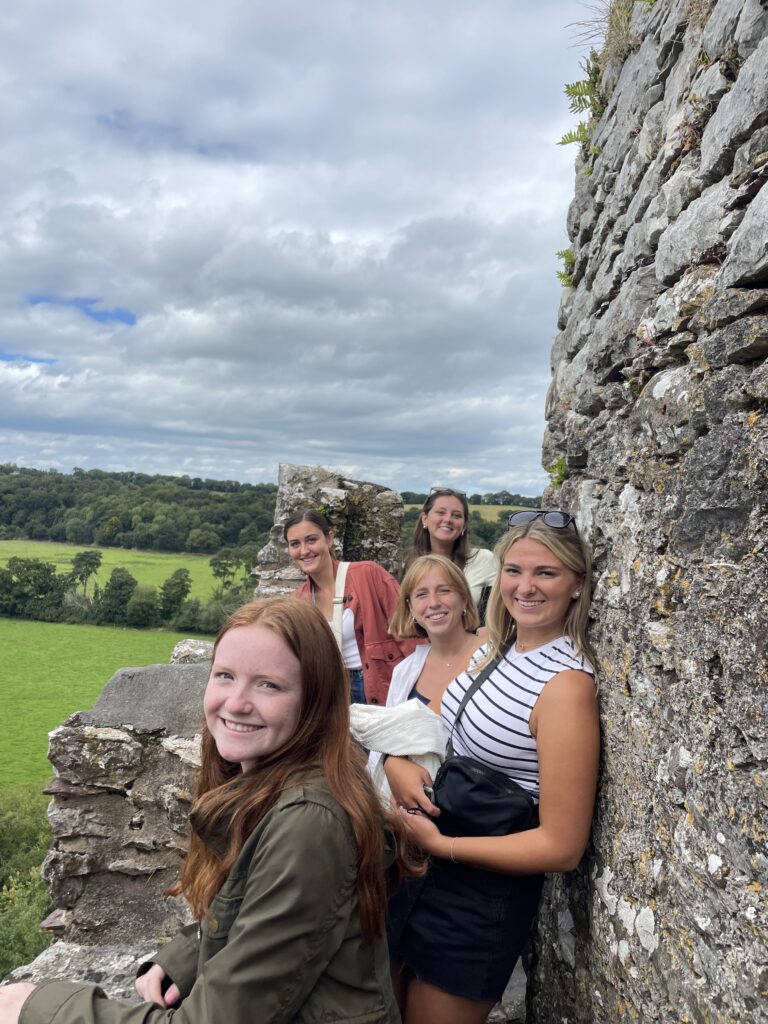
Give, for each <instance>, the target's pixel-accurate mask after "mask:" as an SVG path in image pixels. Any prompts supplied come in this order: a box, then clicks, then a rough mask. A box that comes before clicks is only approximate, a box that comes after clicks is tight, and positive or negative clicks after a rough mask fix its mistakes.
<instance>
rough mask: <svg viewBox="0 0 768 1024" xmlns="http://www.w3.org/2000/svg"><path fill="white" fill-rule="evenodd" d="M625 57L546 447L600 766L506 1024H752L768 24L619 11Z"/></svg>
mask: <svg viewBox="0 0 768 1024" xmlns="http://www.w3.org/2000/svg"><path fill="white" fill-rule="evenodd" d="M631 36H632V46H633V49H632V52H631V53H630V54H629V56H627V57H626V59H625V60H624V61H623V63H615V64H614V65H613V66H611V65H610V64H609V66H608V67H607V69H606V73H605V75H604V87H605V89H606V92H607V94H608V103H607V107H606V109H605V111H604V113H603V114H602V117H601V119H600V121H599V124H598V125H597V128H596V131H595V132H594V134H593V135H592V138H591V140H590V144H589V145H590V147H591V151H590V152H588V153H585V156H586V158H587V160H588V165H585V164H584V163H577V168H576V194H575V198H574V200H573V203H572V204H571V208H570V211H569V214H568V233H569V236H570V238H571V242H572V246H573V251H574V260H575V263H574V273H573V287H572V288H570V289H568V290H567V292H566V293H565V294H564V298H563V302H562V305H561V308H560V314H559V322H558V327H559V329H560V333H559V334H558V336H557V339H556V341H555V344H554V348H553V352H552V366H553V380H552V385H551V388H550V392H549V396H548V401H547V420H548V426H547V431H546V436H545V442H544V464H545V465H547V466H551V465H552V464H556V465H557V466H558V467H559V469H560V471H561V472H560V476H561V477H562V476H567V478H566V479H565V480H564V481H563V482H562V483H561V484H560V486H557V487H553V488H552V489H551V490H550V491H549V492H548V494H547V495H546V501H547V504H548V505H549V507H564V508H569V509H573V510H574V511H575V512H576V513H577V514H578V521H579V525H580V527H581V528H582V529H583V530H584V532H585V533H586V535H587V536H588V537H589V538H590V540H591V542H592V544H593V545H594V548H595V551H596V554H597V572H596V587H595V604H594V611H595V622H594V632H593V636H594V638H595V640H596V644H597V648H598V651H599V654H600V658H601V664H602V682H601V694H600V700H601V709H602V723H603V740H604V755H603V763H602V771H601V781H600V790H599V796H598V806H597V815H596V822H595V826H594V830H593V848H592V849H591V851H590V853H589V855H588V857H587V858H586V860H585V862H584V864H583V865H582V868H581V869H580V870H579V871H577V872H574V873H572V874H571V875H568V876H563V877H560V878H557V879H555V880H554V881H553V882H552V883H551V884H550V885H549V887H548V894H549V898H548V899H546V900H545V902H544V905H543V909H542V914H541V920H540V928H539V937H538V941H537V948H536V966H535V970H534V976H533V980H532V984H531V987H530V992H529V1021H530V1022H541V1024H545V1022H546V1024H551V1022H554V1021H557V1022H558V1024H593V1022H606V1024H607V1022H610V1024H618V1022H621V1021H641V1022H656V1021H658V1022H670V1024H671V1022H702V1024H704V1022H707V1024H710V1022H728V1024H731V1022H737V1021H738V1022H741V1024H743V1022H746V1021H750V1022H755V1021H766V1020H768V1008H767V1007H766V1003H767V1002H768V999H766V995H767V994H768V941H767V939H766V931H765V928H766V916H765V887H766V879H767V872H766V867H767V865H768V860H767V858H766V845H765V843H766V804H767V803H768V786H767V785H766V776H765V767H766V757H767V755H768V743H767V742H766V720H765V713H766V682H767V681H768V667H767V664H766V633H767V631H768V629H767V628H768V621H767V616H766V598H767V596H768V569H767V565H768V560H767V559H766V517H767V513H768V507H767V505H768V503H767V502H766V492H767V490H768V488H767V486H766V468H767V464H768V438H767V433H768V432H767V431H766V399H768V367H767V366H766V354H768V185H766V181H768V4H766V3H764V2H763V3H759V2H758V0H719V2H717V3H716V4H712V3H708V2H706V0H705V2H701V0H674V2H670V0H657V2H656V3H655V4H654V5H648V4H644V3H635V4H634V9H633V17H632V23H631ZM587 171H588V172H589V173H586V172H587Z"/></svg>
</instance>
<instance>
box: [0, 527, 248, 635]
mask: <svg viewBox="0 0 768 1024" xmlns="http://www.w3.org/2000/svg"><path fill="white" fill-rule="evenodd" d="M257 550H258V548H257V546H256V545H246V546H244V547H242V548H224V549H223V550H222V551H220V552H218V553H217V554H216V555H214V556H213V557H212V558H211V559H210V566H211V571H212V573H213V575H214V577H215V579H216V580H217V584H216V587H215V588H214V592H213V596H212V597H211V598H210V599H209V600H207V601H201V600H200V599H199V598H190V597H189V594H190V591H191V589H192V577H191V575H190V573H189V570H188V569H183V568H182V569H176V570H175V571H174V572H172V573H171V575H170V576H169V577H168V578H167V579H166V580H165V581H164V583H163V584H162V586H160V587H151V586H143V585H141V584H139V582H138V580H137V579H136V577H135V576H133V574H132V573H130V572H129V571H128V569H125V568H123V567H120V566H118V567H116V568H114V569H113V570H112V572H111V573H110V576H109V578H108V580H107V582H106V583H105V585H104V586H103V587H101V588H100V587H99V586H98V584H94V585H93V587H90V586H89V585H90V582H91V580H92V578H93V577H95V575H96V574H97V573H98V571H99V568H100V567H101V560H102V554H101V551H97V550H95V549H91V550H88V551H78V552H77V554H76V555H74V557H73V558H72V562H71V569H70V570H69V572H66V573H62V572H58V571H57V567H56V565H55V564H54V563H53V562H46V561H45V560H44V559H41V558H19V557H13V558H9V559H8V564H7V566H6V567H5V568H0V615H3V616H7V617H9V618H21V619H37V620H40V621H43V622H68V623H88V624H91V625H98V626H129V627H131V628H133V629H151V628H156V627H160V626H162V627H165V628H169V629H174V630H178V631H181V632H192V633H215V632H216V631H217V630H218V628H219V626H220V625H221V624H222V623H223V622H224V620H225V619H226V618H227V616H228V615H229V614H230V613H231V612H233V611H234V610H235V608H238V607H239V606H240V605H241V604H242V603H243V602H244V601H247V600H248V599H249V598H250V597H251V595H252V593H253V583H252V581H251V580H250V571H251V568H252V567H253V565H255V563H256V553H257Z"/></svg>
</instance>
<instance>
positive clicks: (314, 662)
mask: <svg viewBox="0 0 768 1024" xmlns="http://www.w3.org/2000/svg"><path fill="white" fill-rule="evenodd" d="M257 624H258V625H259V626H261V627H263V628H266V629H270V630H272V631H273V632H274V633H276V634H277V635H278V636H279V637H280V638H281V639H282V640H283V641H284V642H285V643H286V645H287V646H288V647H289V648H290V650H291V651H292V652H293V654H294V655H295V656H296V658H298V660H299V663H300V665H301V685H302V692H301V708H300V711H299V718H298V723H297V726H296V731H295V732H294V733H293V735H292V736H291V737H290V738H289V739H288V740H286V741H285V742H284V743H283V744H282V745H281V746H279V747H278V748H277V749H276V750H273V751H271V752H269V753H267V754H265V755H264V756H263V757H260V758H258V759H257V760H256V762H255V764H254V765H253V767H252V768H251V769H250V770H249V771H247V772H245V773H244V772H243V771H242V770H241V768H240V765H239V764H234V763H232V762H231V761H226V760H224V758H222V757H221V755H220V754H219V752H218V750H217V749H216V744H215V742H214V740H213V737H212V736H211V734H210V732H209V731H208V729H207V727H205V726H204V727H203V739H202V766H201V770H200V776H199V780H198V786H197V794H196V799H195V803H194V805H193V808H192V814H191V819H190V820H191V826H192V833H191V838H190V843H189V853H188V855H187V857H186V859H185V861H184V867H183V869H182V875H181V881H180V882H179V884H178V885H177V886H175V887H174V888H173V889H172V890H170V891H171V892H172V893H174V894H183V895H184V896H185V897H186V899H187V901H188V902H189V904H190V906H191V908H192V910H193V912H194V914H195V916H196V917H198V918H200V917H202V915H203V914H204V913H205V912H206V910H207V908H208V907H209V906H210V903H211V900H212V899H213V897H214V896H215V894H216V893H217V892H218V890H219V889H220V888H221V886H222V884H223V883H224V881H225V879H226V877H227V875H228V874H229V871H230V870H231V868H232V865H233V864H234V862H235V860H236V859H237V857H238V854H239V853H240V851H241V850H242V848H243V845H244V844H245V842H246V840H247V839H248V837H249V835H250V834H251V833H252V832H253V830H254V828H255V827H256V825H257V824H258V823H259V821H261V819H262V818H263V817H264V815H265V814H267V812H268V811H269V810H270V809H271V808H272V807H274V805H275V804H276V803H277V801H278V799H279V798H280V795H281V793H282V792H283V791H284V790H285V789H286V788H287V787H289V786H290V785H291V783H292V782H294V781H298V780H301V779H303V778H305V777H306V776H307V775H310V774H313V773H314V774H321V775H322V776H324V778H325V780H326V783H327V786H328V789H329V790H330V792H331V794H332V795H333V797H334V799H335V800H337V801H338V803H339V804H340V805H341V806H342V807H343V808H344V810H345V811H346V813H347V815H348V816H349V820H350V823H351V825H352V829H353V832H354V835H355V839H356V842H357V896H358V902H359V907H360V920H361V930H362V934H363V937H364V939H366V940H367V941H370V942H372V941H374V940H375V939H376V938H378V936H380V935H381V934H382V931H383V927H384V913H385V908H386V904H387V892H386V878H385V873H384V866H383V865H384V862H385V845H386V833H385V825H386V826H387V828H388V829H389V830H390V831H391V832H392V833H394V836H395V839H396V842H397V852H398V859H399V862H400V866H401V867H402V868H403V873H404V874H408V873H414V870H416V871H417V870H418V869H414V870H412V868H411V866H410V864H409V852H408V848H407V844H406V841H405V839H404V838H403V837H404V829H403V826H402V823H401V822H399V821H398V820H397V819H396V818H394V816H392V815H389V814H388V813H387V812H385V811H383V810H382V807H381V805H380V803H379V800H378V797H377V796H376V794H375V792H374V790H373V788H372V786H371V782H370V779H369V776H368V772H367V768H366V762H365V758H364V755H363V752H362V748H359V747H358V746H357V745H356V744H353V742H352V739H351V736H350V732H349V679H348V675H347V672H346V670H345V668H344V665H343V663H342V660H341V655H340V653H339V648H338V646H337V644H336V640H335V639H334V636H333V634H332V632H331V630H330V628H329V626H328V623H327V622H326V621H325V619H324V618H323V616H322V614H321V612H320V611H318V609H317V608H315V607H314V606H313V605H311V604H309V603H308V602H306V601H295V600H292V599H291V598H290V597H283V598H266V599H262V600H259V601H253V602H251V603H250V604H246V605H244V606H243V607H242V608H240V609H238V610H237V611H236V612H235V613H234V614H233V615H232V616H230V618H229V619H228V620H227V622H226V623H225V624H224V625H223V626H222V628H221V630H220V631H219V635H218V637H217V638H216V645H215V646H214V659H215V654H216V646H218V644H219V642H220V641H221V638H222V637H223V636H224V635H225V634H226V633H228V632H229V631H230V630H231V629H238V628H240V627H242V626H252V625H257Z"/></svg>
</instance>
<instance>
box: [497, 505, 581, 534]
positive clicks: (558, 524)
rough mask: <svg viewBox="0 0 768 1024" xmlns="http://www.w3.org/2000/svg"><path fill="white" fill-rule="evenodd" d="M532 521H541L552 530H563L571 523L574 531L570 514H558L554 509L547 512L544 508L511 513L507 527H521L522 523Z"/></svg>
mask: <svg viewBox="0 0 768 1024" xmlns="http://www.w3.org/2000/svg"><path fill="white" fill-rule="evenodd" d="M534 519H541V521H542V522H543V523H544V524H545V525H546V526H551V527H552V528H553V529H554V530H564V529H565V528H566V527H568V526H570V525H571V523H573V528H574V530H575V529H576V520H575V519H574V517H573V516H572V515H571V513H570V512H560V511H556V510H554V509H552V510H551V511H548V510H547V509H544V508H524V509H520V511H519V512H512V513H511V514H510V517H509V519H508V520H507V525H508V526H522V525H523V523H532V522H533V520H534Z"/></svg>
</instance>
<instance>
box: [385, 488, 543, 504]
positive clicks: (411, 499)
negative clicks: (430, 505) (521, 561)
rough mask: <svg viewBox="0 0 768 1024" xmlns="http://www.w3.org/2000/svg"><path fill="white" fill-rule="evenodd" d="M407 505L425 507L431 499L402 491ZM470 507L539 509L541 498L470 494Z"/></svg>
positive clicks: (521, 495) (507, 493)
mask: <svg viewBox="0 0 768 1024" xmlns="http://www.w3.org/2000/svg"><path fill="white" fill-rule="evenodd" d="M400 496H401V497H402V499H403V501H404V502H405V504H406V505H423V504H424V502H425V501H426V500H427V498H428V497H429V495H428V494H424V493H422V492H421V491H402V493H401V495H400ZM467 504H469V505H521V506H522V507H523V508H538V507H539V505H540V504H541V497H540V496H539V497H537V498H531V497H529V496H528V495H525V494H512V492H511V491H488V492H487V493H486V494H468V495H467Z"/></svg>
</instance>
